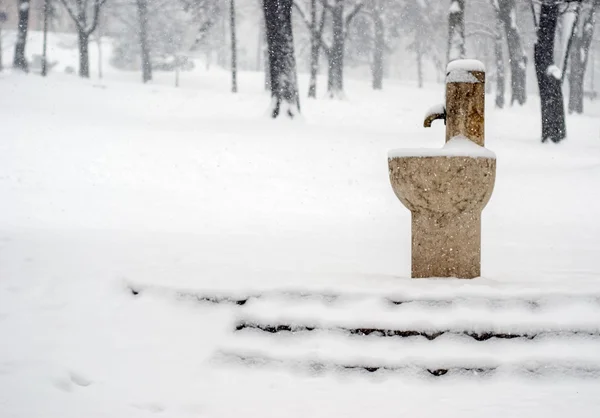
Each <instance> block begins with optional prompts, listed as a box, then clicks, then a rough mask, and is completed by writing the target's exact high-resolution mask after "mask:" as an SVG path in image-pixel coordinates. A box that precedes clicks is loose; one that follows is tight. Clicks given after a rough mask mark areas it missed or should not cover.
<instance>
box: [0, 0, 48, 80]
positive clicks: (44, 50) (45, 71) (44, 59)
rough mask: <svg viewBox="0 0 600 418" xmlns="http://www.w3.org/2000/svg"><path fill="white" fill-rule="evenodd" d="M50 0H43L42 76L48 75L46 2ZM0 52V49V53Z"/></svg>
mask: <svg viewBox="0 0 600 418" xmlns="http://www.w3.org/2000/svg"><path fill="white" fill-rule="evenodd" d="M49 1H50V0H44V40H43V41H42V42H43V43H42V77H46V75H48V53H47V52H48V14H49V8H48V6H49V5H48V2H49ZM1 54H2V52H1V51H0V55H1Z"/></svg>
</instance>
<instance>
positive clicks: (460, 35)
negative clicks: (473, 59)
mask: <svg viewBox="0 0 600 418" xmlns="http://www.w3.org/2000/svg"><path fill="white" fill-rule="evenodd" d="M465 55H466V48H465V0H450V10H449V13H448V55H447V57H446V61H447V62H450V61H454V60H457V59H462V58H464V57H465Z"/></svg>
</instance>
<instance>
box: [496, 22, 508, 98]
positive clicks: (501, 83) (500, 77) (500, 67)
mask: <svg viewBox="0 0 600 418" xmlns="http://www.w3.org/2000/svg"><path fill="white" fill-rule="evenodd" d="M503 46H504V38H503V36H502V23H501V22H500V20H498V24H497V28H496V37H495V38H494V56H495V58H496V107H497V108H498V109H502V108H503V107H504V88H505V68H504V48H503Z"/></svg>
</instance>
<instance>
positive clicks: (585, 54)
mask: <svg viewBox="0 0 600 418" xmlns="http://www.w3.org/2000/svg"><path fill="white" fill-rule="evenodd" d="M598 7H600V0H586V1H585V3H584V4H583V6H582V10H581V12H580V13H581V15H580V19H579V20H578V25H577V27H576V28H575V31H574V33H573V47H572V49H571V64H570V73H569V113H572V112H575V113H583V96H584V94H583V93H584V92H583V82H584V77H585V70H586V67H587V63H588V58H589V55H590V46H591V43H592V38H593V36H594V26H595V14H596V11H597V9H598Z"/></svg>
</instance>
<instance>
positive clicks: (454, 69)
mask: <svg viewBox="0 0 600 418" xmlns="http://www.w3.org/2000/svg"><path fill="white" fill-rule="evenodd" d="M484 107H485V68H484V66H483V64H482V63H481V62H479V61H476V60H457V61H453V62H451V63H450V64H448V68H447V71H446V104H445V105H442V106H437V107H435V108H432V110H431V111H429V112H428V113H427V115H426V118H425V122H424V126H425V127H430V126H431V123H432V122H433V121H434V120H436V119H444V120H445V123H446V144H445V145H444V147H442V148H439V149H397V150H393V151H390V153H389V158H388V164H389V174H390V181H391V183H392V188H393V189H394V193H396V196H397V197H398V199H400V201H401V202H402V203H403V204H404V206H406V207H407V208H408V209H409V210H410V211H411V213H412V277H413V278H427V277H456V278H463V279H472V278H475V277H478V276H480V275H481V212H482V211H483V208H484V207H485V205H486V204H487V203H488V201H489V199H490V197H491V195H492V191H493V189H494V182H495V178H496V156H495V154H494V153H493V152H492V151H490V150H488V149H486V148H484Z"/></svg>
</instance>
